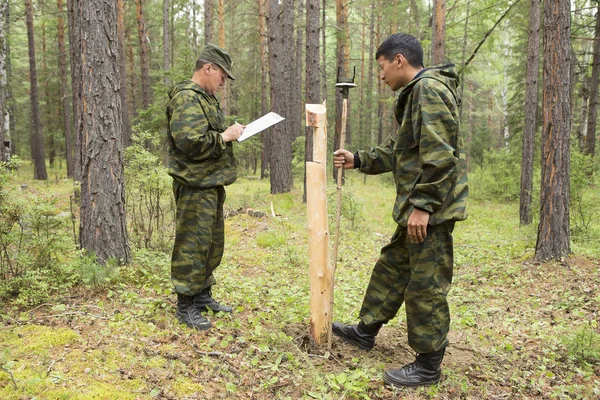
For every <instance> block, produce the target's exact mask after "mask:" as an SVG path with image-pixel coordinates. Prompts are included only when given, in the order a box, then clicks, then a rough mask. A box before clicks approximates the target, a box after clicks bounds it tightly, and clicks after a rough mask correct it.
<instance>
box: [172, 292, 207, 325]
mask: <svg viewBox="0 0 600 400" xmlns="http://www.w3.org/2000/svg"><path fill="white" fill-rule="evenodd" d="M176 316H177V319H178V320H179V321H180V322H182V323H184V324H186V325H187V326H189V327H190V328H195V329H198V330H201V331H205V330H207V329H210V328H211V327H212V324H211V323H210V321H209V320H208V319H207V318H206V317H204V316H203V315H202V314H200V312H199V311H198V310H197V309H196V307H194V298H193V297H192V296H184V295H182V294H178V295H177V313H176Z"/></svg>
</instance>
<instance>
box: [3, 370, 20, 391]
mask: <svg viewBox="0 0 600 400" xmlns="http://www.w3.org/2000/svg"><path fill="white" fill-rule="evenodd" d="M0 368H2V371H4V372H6V373H7V374H8V376H10V380H11V381H12V384H13V388H14V389H15V390H17V389H18V388H17V382H16V381H15V377H14V376H13V374H12V371H10V370H9V369H6V368H4V366H2V365H0Z"/></svg>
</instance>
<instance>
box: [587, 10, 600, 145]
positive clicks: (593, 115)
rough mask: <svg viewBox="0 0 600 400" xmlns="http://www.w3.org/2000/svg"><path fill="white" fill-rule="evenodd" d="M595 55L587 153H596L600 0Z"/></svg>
mask: <svg viewBox="0 0 600 400" xmlns="http://www.w3.org/2000/svg"><path fill="white" fill-rule="evenodd" d="M594 37H595V38H596V40H594V55H593V57H592V79H591V81H590V109H589V116H588V120H587V136H586V140H585V154H587V155H589V154H591V155H592V156H593V155H594V154H595V153H596V119H597V118H598V84H599V83H600V2H599V3H598V10H597V11H596V30H595V34H594Z"/></svg>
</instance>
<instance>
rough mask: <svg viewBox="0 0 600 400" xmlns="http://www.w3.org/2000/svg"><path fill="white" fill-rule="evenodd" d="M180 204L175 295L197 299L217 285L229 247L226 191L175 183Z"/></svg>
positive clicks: (173, 277) (173, 276)
mask: <svg viewBox="0 0 600 400" xmlns="http://www.w3.org/2000/svg"><path fill="white" fill-rule="evenodd" d="M173 194H174V195H175V203H176V204H177V215H176V221H177V222H176V223H177V226H176V230H175V232H176V233H175V245H174V247H173V255H172V258H171V280H172V281H173V285H174V286H175V293H177V294H183V295H186V296H193V295H195V294H197V293H199V292H201V291H202V290H204V289H207V288H209V287H211V286H212V285H214V284H215V278H214V276H213V272H214V270H215V269H216V268H217V267H218V266H219V264H220V263H221V258H222V257H223V246H224V243H225V240H224V239H225V225H224V220H223V203H224V202H225V197H226V195H225V189H224V188H223V186H217V187H213V188H209V189H197V188H191V187H189V186H185V185H182V184H180V183H179V182H177V181H173Z"/></svg>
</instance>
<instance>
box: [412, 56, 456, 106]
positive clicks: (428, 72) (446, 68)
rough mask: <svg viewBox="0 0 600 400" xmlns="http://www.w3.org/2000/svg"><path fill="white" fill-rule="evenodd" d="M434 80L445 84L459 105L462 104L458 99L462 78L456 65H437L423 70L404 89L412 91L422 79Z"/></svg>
mask: <svg viewBox="0 0 600 400" xmlns="http://www.w3.org/2000/svg"><path fill="white" fill-rule="evenodd" d="M425 78H432V79H435V80H437V81H440V82H441V83H443V84H444V85H445V86H446V87H447V88H448V89H449V90H450V91H451V92H452V94H453V95H454V97H456V99H457V100H458V103H460V99H459V98H458V87H459V85H460V77H459V76H458V73H457V71H456V66H455V65H454V64H446V65H436V66H434V67H429V68H425V69H423V70H421V72H419V73H418V74H417V76H415V77H414V79H413V80H412V81H410V83H409V84H408V85H406V86H405V87H404V89H402V91H404V90H412V87H413V85H414V84H415V83H417V82H418V81H420V80H421V79H425Z"/></svg>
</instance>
